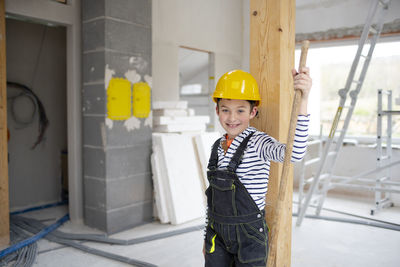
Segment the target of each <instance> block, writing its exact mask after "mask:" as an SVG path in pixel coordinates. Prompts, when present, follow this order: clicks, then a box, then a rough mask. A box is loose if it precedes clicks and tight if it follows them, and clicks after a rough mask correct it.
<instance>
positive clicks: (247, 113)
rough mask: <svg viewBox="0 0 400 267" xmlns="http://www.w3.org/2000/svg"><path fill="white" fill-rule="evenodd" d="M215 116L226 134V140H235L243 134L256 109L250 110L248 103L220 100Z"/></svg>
mask: <svg viewBox="0 0 400 267" xmlns="http://www.w3.org/2000/svg"><path fill="white" fill-rule="evenodd" d="M216 111H217V115H218V117H219V122H220V123H221V125H222V127H223V128H224V129H225V131H226V132H227V133H228V138H229V139H231V138H235V137H236V136H237V135H239V134H240V133H241V132H243V131H244V130H245V129H246V128H247V127H248V126H249V123H250V120H251V119H252V118H254V117H255V116H256V114H257V107H253V108H251V105H250V103H249V101H247V100H238V99H224V98H222V99H221V100H220V101H219V103H218V105H217V107H216Z"/></svg>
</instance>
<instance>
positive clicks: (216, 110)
mask: <svg viewBox="0 0 400 267" xmlns="http://www.w3.org/2000/svg"><path fill="white" fill-rule="evenodd" d="M215 112H216V113H217V115H219V109H218V105H216V106H215Z"/></svg>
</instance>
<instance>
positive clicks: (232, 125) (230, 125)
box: [226, 123, 240, 128]
mask: <svg viewBox="0 0 400 267" xmlns="http://www.w3.org/2000/svg"><path fill="white" fill-rule="evenodd" d="M226 125H227V126H228V127H229V128H236V127H238V126H239V125H240V124H230V123H227V124H226Z"/></svg>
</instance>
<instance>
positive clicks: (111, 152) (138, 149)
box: [106, 145, 151, 178]
mask: <svg viewBox="0 0 400 267" xmlns="http://www.w3.org/2000/svg"><path fill="white" fill-rule="evenodd" d="M150 154H151V146H150V145H145V146H135V147H126V148H110V149H107V157H106V161H107V172H106V173H107V177H108V178H119V177H127V176H132V175H138V174H142V173H148V172H150Z"/></svg>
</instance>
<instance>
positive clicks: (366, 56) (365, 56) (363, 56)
mask: <svg viewBox="0 0 400 267" xmlns="http://www.w3.org/2000/svg"><path fill="white" fill-rule="evenodd" d="M360 56H361V57H362V58H365V59H367V58H369V56H368V55H360Z"/></svg>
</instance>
